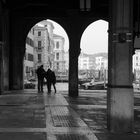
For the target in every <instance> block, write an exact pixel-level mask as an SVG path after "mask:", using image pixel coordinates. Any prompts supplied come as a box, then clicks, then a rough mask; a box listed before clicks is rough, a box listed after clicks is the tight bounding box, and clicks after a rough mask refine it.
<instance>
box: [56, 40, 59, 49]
mask: <svg viewBox="0 0 140 140" xmlns="http://www.w3.org/2000/svg"><path fill="white" fill-rule="evenodd" d="M56 48H57V49H59V42H58V41H57V42H56Z"/></svg>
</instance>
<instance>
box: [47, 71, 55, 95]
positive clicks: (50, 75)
mask: <svg viewBox="0 0 140 140" xmlns="http://www.w3.org/2000/svg"><path fill="white" fill-rule="evenodd" d="M45 78H46V79H47V88H48V94H50V93H51V86H52V85H53V87H54V91H55V93H56V87H55V84H56V76H55V73H54V72H53V71H52V70H51V69H48V70H47V72H46V74H45Z"/></svg>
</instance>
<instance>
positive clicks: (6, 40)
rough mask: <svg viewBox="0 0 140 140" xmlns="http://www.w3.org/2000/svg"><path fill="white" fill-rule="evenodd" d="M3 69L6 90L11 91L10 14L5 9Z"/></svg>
mask: <svg viewBox="0 0 140 140" xmlns="http://www.w3.org/2000/svg"><path fill="white" fill-rule="evenodd" d="M3 40H4V46H3V67H4V72H3V74H4V79H3V80H4V81H3V82H4V90H9V12H8V10H6V9H5V11H4V16H3Z"/></svg>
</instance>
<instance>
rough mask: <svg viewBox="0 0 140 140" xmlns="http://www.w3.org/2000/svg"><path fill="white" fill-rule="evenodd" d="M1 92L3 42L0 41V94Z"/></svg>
mask: <svg viewBox="0 0 140 140" xmlns="http://www.w3.org/2000/svg"><path fill="white" fill-rule="evenodd" d="M2 92H3V42H0V95H1V94H2Z"/></svg>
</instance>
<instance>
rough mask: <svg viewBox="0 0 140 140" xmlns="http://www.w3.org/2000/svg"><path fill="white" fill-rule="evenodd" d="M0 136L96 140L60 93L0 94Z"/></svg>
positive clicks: (5, 138)
mask: <svg viewBox="0 0 140 140" xmlns="http://www.w3.org/2000/svg"><path fill="white" fill-rule="evenodd" d="M0 140H97V138H96V136H95V135H94V133H93V132H92V131H91V130H90V128H89V127H88V125H87V124H86V123H85V122H84V121H83V120H82V119H81V118H80V116H79V114H77V113H76V112H75V111H74V110H73V109H72V108H71V107H70V106H69V104H68V102H67V101H66V99H65V98H64V97H63V95H62V94H56V95H54V93H53V94H52V95H47V94H45V93H44V94H41V93H37V91H35V90H34V91H33V90H27V91H9V92H5V95H1V96H0Z"/></svg>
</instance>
